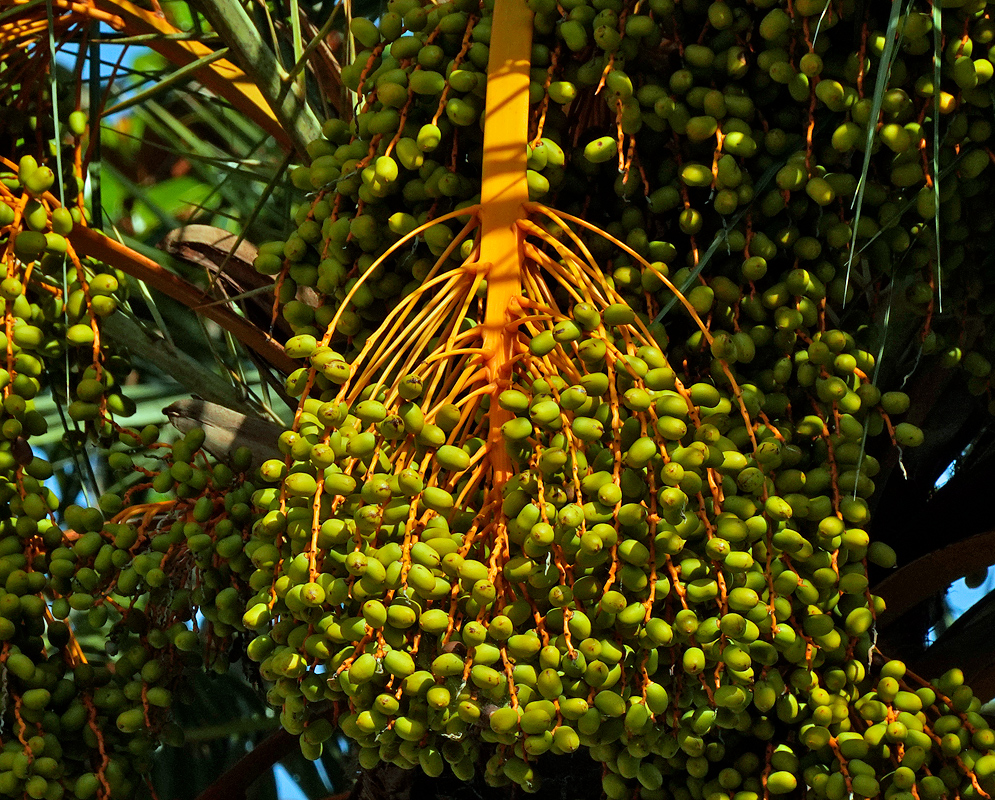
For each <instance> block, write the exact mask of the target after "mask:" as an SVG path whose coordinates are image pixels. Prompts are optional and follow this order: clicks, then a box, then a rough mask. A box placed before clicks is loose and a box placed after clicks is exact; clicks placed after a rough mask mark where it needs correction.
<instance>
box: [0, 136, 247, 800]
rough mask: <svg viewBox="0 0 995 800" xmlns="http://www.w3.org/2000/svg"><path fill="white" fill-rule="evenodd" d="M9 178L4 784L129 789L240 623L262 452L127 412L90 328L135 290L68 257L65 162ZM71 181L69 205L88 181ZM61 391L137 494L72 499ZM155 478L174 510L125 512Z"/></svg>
mask: <svg viewBox="0 0 995 800" xmlns="http://www.w3.org/2000/svg"><path fill="white" fill-rule="evenodd" d="M71 122H72V121H71ZM79 122H80V121H79V120H78V119H76V120H75V123H76V127H77V128H78V127H79V124H78V123H79ZM73 133H74V135H79V133H78V132H77V131H76V130H75V129H74V130H73ZM67 163H71V159H69V160H67ZM2 180H4V182H5V184H6V186H7V188H9V189H10V190H11V191H12V192H13V193H14V196H15V200H14V201H12V202H11V203H9V204H8V203H6V202H5V203H0V246H2V247H3V249H4V252H5V253H6V256H7V258H8V259H9V260H8V261H6V262H5V264H4V275H5V277H4V280H3V281H0V311H2V312H3V313H4V315H5V316H6V319H7V325H6V326H5V328H4V332H3V333H0V345H2V351H0V352H3V353H4V354H5V355H4V357H3V359H2V363H3V368H2V369H0V389H2V390H3V398H2V403H0V504H2V506H3V508H4V511H5V513H4V515H3V519H2V520H0V677H2V681H0V682H2V692H0V695H2V697H0V796H3V797H16V798H24V797H30V798H34V800H60V798H78V800H87V798H95V797H106V798H114V800H127V798H132V797H136V796H140V795H142V794H143V793H144V791H145V781H146V777H147V774H148V772H149V771H150V769H151V765H152V758H153V754H154V751H155V750H156V748H157V747H158V746H159V744H160V743H162V742H167V743H171V744H179V743H180V742H181V741H182V733H181V731H180V730H179V729H178V728H177V727H176V726H175V725H174V724H173V723H171V722H170V712H169V709H170V708H171V706H172V704H173V702H174V697H173V691H174V689H176V688H177V680H178V677H179V676H180V675H181V674H182V673H183V671H184V670H187V669H198V668H203V665H204V663H205V660H206V661H207V662H208V663H210V665H211V666H213V667H214V668H215V669H219V670H221V671H224V670H226V669H227V667H228V663H229V658H230V649H231V642H232V637H233V635H235V634H236V633H237V632H238V631H239V630H241V629H242V624H241V617H242V614H243V613H244V607H243V604H242V602H241V600H240V598H241V597H244V596H245V594H246V593H247V592H246V590H245V589H244V588H242V587H243V586H244V584H242V583H240V581H239V578H238V574H239V573H238V571H239V569H240V568H241V569H242V570H243V571H245V569H246V568H247V567H251V564H250V563H249V562H248V560H247V559H246V558H245V556H244V555H243V554H242V546H243V536H244V532H245V528H246V526H247V523H248V521H249V517H250V516H251V509H250V506H249V503H248V501H249V500H250V498H251V495H252V492H253V486H252V484H251V483H249V482H248V481H245V480H243V478H244V472H245V470H247V468H248V467H249V464H250V461H251V453H250V452H248V451H247V450H244V448H243V451H244V452H239V453H236V455H235V458H234V462H235V463H233V464H232V465H231V467H229V466H228V465H224V464H217V465H214V466H208V462H207V461H205V459H204V454H203V453H202V452H200V451H199V448H200V446H201V444H202V443H203V441H204V433H203V431H200V430H195V431H193V432H191V433H189V434H188V435H187V436H186V437H185V438H184V439H182V440H180V441H177V442H175V443H173V445H172V446H171V447H169V448H165V449H164V446H163V445H162V444H161V443H160V431H159V429H158V428H157V427H156V426H154V425H150V426H148V427H147V428H145V429H143V430H132V429H124V428H122V427H121V426H120V425H119V424H117V422H116V421H115V417H117V418H121V417H128V416H130V415H132V414H133V413H134V411H135V403H134V401H133V400H132V399H131V398H129V397H128V396H127V394H126V393H125V392H124V390H123V388H122V387H123V385H124V382H125V378H126V377H127V376H128V374H129V373H130V372H131V370H132V365H131V363H130V360H129V359H127V358H126V357H124V356H122V355H121V354H119V353H115V352H114V351H113V350H112V349H111V348H109V347H108V346H107V345H106V344H104V345H102V346H101V347H100V348H98V349H96V351H95V349H94V342H95V340H96V336H97V335H98V333H99V329H100V324H101V321H102V320H103V319H104V318H105V317H107V316H108V315H109V314H111V313H113V312H115V311H116V310H117V307H118V304H119V303H123V302H126V301H127V297H128V294H127V284H126V281H125V276H124V274H123V273H121V272H119V271H117V270H114V269H112V268H110V267H107V266H105V265H100V264H93V263H85V264H84V265H83V268H82V269H77V267H76V266H74V264H73V262H72V261H71V260H69V259H67V252H68V247H69V245H68V242H67V238H66V237H67V235H68V234H69V233H70V231H71V229H72V227H73V225H74V224H78V223H79V222H80V219H79V217H78V213H79V212H78V210H77V209H76V208H75V206H74V207H73V209H72V210H71V211H69V210H67V209H66V208H64V207H61V206H58V205H57V204H56V203H53V202H51V195H55V196H58V195H59V194H60V192H59V187H58V185H57V183H56V181H57V176H56V175H55V174H54V172H53V170H52V169H50V168H49V167H47V166H44V165H39V164H38V163H37V161H36V160H35V159H34V158H33V157H31V156H25V157H23V158H21V160H20V162H19V165H18V170H17V172H16V173H14V174H9V175H4V176H3V177H2ZM64 184H65V185H64V186H63V192H62V193H63V195H64V197H65V198H66V202H67V204H68V203H71V202H72V201H73V199H74V198H75V196H76V189H77V188H78V184H77V183H75V179H74V178H73V177H72V176H70V177H68V178H67V179H66V180H65V181H64ZM18 198H19V200H18ZM18 202H20V211H21V212H22V213H21V214H20V219H19V222H18V224H17V225H16V226H15V225H14V222H15V220H16V219H17V217H18V214H17V212H16V210H15V208H16V207H17V203H18ZM66 273H68V275H67V274H66ZM50 393H52V394H54V395H55V400H56V403H57V404H59V405H60V406H61V408H62V409H64V411H65V415H66V419H65V422H66V425H67V427H68V428H69V429H70V432H67V433H66V434H65V436H64V442H63V444H64V445H65V446H67V447H69V448H70V449H71V450H76V451H77V452H78V453H80V457H81V458H82V459H87V458H89V456H90V453H89V452H84V451H83V450H82V449H80V448H81V445H83V443H84V442H85V441H86V440H87V439H89V440H90V441H91V442H92V441H96V442H97V444H98V445H99V446H100V447H101V448H102V449H103V455H104V456H105V458H106V464H107V467H108V472H107V473H106V477H108V478H112V479H113V480H111V481H110V484H111V485H113V484H114V482H115V481H117V480H120V481H123V483H122V484H120V485H123V486H128V485H130V486H131V491H130V492H128V493H116V492H108V493H106V494H104V495H102V496H100V497H99V499H97V498H94V499H93V506H92V507H81V506H78V505H68V507H65V508H63V506H64V505H65V500H66V498H60V497H59V496H58V495H57V494H56V492H55V491H53V487H52V480H51V479H52V478H53V474H54V470H53V465H52V464H51V463H50V462H49V461H48V460H47V459H46V458H45V457H44V453H43V451H42V450H40V449H39V448H37V446H36V444H37V437H40V436H43V435H45V434H47V433H48V432H49V431H48V427H49V426H48V423H47V422H46V418H45V416H44V415H43V414H42V413H41V411H40V410H39V408H38V407H36V401H38V400H39V399H42V398H45V397H46V396H48V395H49V394H50ZM162 453H167V454H168V456H169V457H168V460H167V461H165V462H161V461H160V458H161V454H162ZM198 453H199V455H198ZM195 456H197V458H196V459H195ZM81 463H82V462H81V461H77V467H79V465H80V464H81ZM136 469H139V470H142V472H141V473H138V472H136ZM238 472H242V473H243V474H242V475H241V476H239V478H238V479H237V480H236V474H237V473H238ZM136 476H137V477H138V478H139V481H138V482H137V483H138V484H139V485H136V481H135V478H136ZM141 481H146V483H145V485H144V486H143V485H140V484H141ZM143 490H144V491H143ZM149 492H152V493H157V498H158V499H159V500H160V501H161V500H163V498H167V499H169V498H171V499H172V500H173V501H174V502H173V504H172V506H171V507H169V508H167V507H166V506H168V505H169V503H168V502H167V503H164V504H163V506H164V507H163V509H162V513H163V517H162V518H159V517H154V515H153V516H149V517H147V518H145V514H146V507H142V508H141V510H140V511H138V512H137V513H136V514H135V515H133V516H127V515H125V516H124V517H122V518H121V519H116V515H118V514H119V513H120V512H122V510H123V509H125V507H126V505H127V504H128V503H129V502H135V501H136V500H142V499H146V498H148V496H149V494H148V493H149ZM222 512H223V513H222ZM163 519H164V520H165V522H163ZM192 576H193V577H192ZM192 587H194V588H192ZM198 609H200V610H201V612H202V613H203V615H204V616H205V617H206V618H207V622H206V623H204V624H202V626H201V632H198V631H197V630H196V629H195V628H194V627H193V625H192V621H193V620H194V618H195V615H196V613H197V610H198ZM205 627H208V628H210V630H211V633H212V637H211V642H212V647H211V648H209V649H207V650H206V651H205V643H204V638H203V629H204V628H205ZM83 642H85V643H87V644H81V643H83ZM93 642H99V643H100V646H101V648H102V649H99V650H97V651H96V652H95V651H94V650H93V649H92V643H93Z"/></svg>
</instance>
